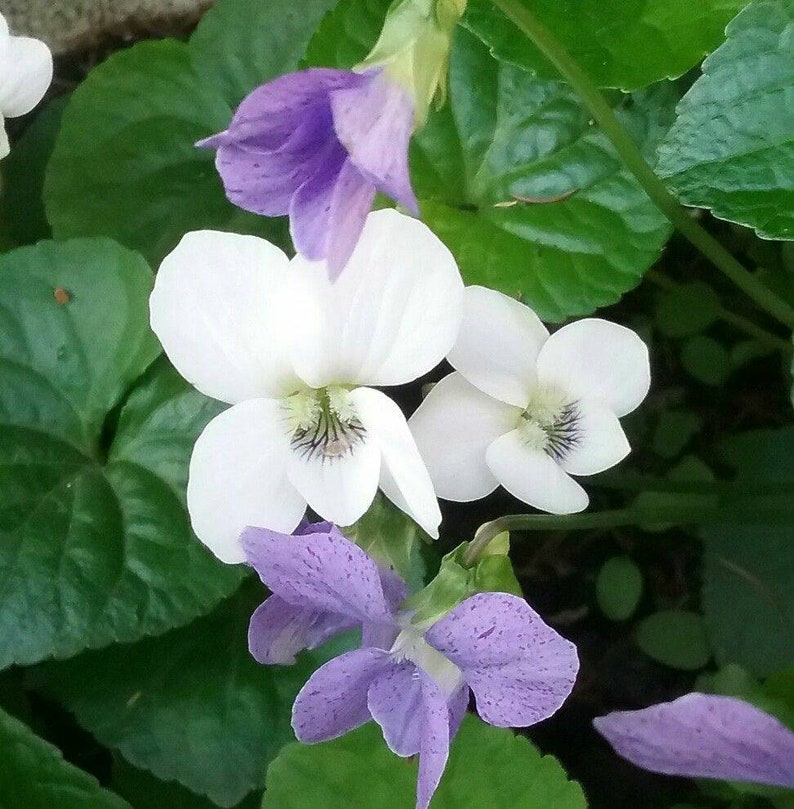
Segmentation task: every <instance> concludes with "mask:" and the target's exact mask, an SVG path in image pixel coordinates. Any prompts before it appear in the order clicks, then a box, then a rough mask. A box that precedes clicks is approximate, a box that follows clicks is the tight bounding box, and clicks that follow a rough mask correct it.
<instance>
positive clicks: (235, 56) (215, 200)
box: [45, 0, 331, 264]
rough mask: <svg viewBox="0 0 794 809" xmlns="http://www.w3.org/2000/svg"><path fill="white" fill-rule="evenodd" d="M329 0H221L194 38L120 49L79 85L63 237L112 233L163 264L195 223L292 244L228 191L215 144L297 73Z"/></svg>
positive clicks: (52, 168) (54, 219)
mask: <svg viewBox="0 0 794 809" xmlns="http://www.w3.org/2000/svg"><path fill="white" fill-rule="evenodd" d="M330 5H331V3H330V0H306V1H305V2H302V3H300V4H298V5H296V4H295V3H288V2H286V0H278V2H267V3H262V2H257V1H256V0H222V2H219V3H218V4H217V5H216V6H215V8H214V9H213V10H212V11H211V12H210V13H208V14H207V15H206V17H205V19H204V20H203V21H202V23H201V25H199V27H198V29H197V30H196V32H195V34H194V35H193V38H192V39H191V41H190V43H189V44H185V43H182V42H176V41H173V40H164V41H158V42H140V43H138V44H136V45H134V46H133V47H131V48H128V49H126V50H123V51H119V52H117V53H115V54H113V55H112V56H111V57H110V58H109V59H107V60H106V61H105V62H103V63H102V64H101V65H99V66H98V67H97V68H95V69H94V70H93V71H91V73H90V74H89V75H88V77H87V78H86V79H85V81H83V82H82V83H81V84H80V86H79V87H78V88H77V90H75V92H74V93H73V96H72V99H71V102H70V103H69V106H68V108H67V110H66V112H65V114H64V118H63V124H62V127H61V131H60V133H59V135H58V139H57V142H56V145H55V151H54V153H53V156H52V159H51V160H50V163H49V165H48V168H47V177H46V183H45V201H46V209H47V215H48V217H49V220H50V222H51V224H52V228H53V233H54V234H55V236H57V237H58V238H67V237H70V236H86V235H108V236H112V237H114V238H115V239H117V240H118V241H120V242H122V243H123V244H125V245H127V246H128V247H133V248H135V249H138V250H140V251H141V252H142V253H143V254H144V255H145V256H146V257H147V258H148V259H149V260H150V261H151V262H152V263H153V264H156V263H159V261H160V260H161V259H162V258H163V256H164V255H165V254H166V253H168V252H169V251H170V250H171V249H172V248H173V247H174V245H175V244H176V243H177V241H178V240H179V239H180V238H181V237H182V235H183V234H184V233H185V232H187V231H189V230H198V229H202V228H214V229H219V230H232V231H236V232H244V233H255V234H258V235H263V236H267V237H268V238H270V239H271V240H275V241H280V242H282V243H283V242H284V241H285V240H286V228H285V225H284V222H283V221H282V220H273V219H269V218H265V217H258V216H254V215H253V214H249V213H246V212H244V211H241V210H240V209H238V208H236V207H234V206H233V205H232V204H231V203H230V202H229V201H228V200H227V199H226V197H225V195H224V193H223V187H222V185H221V181H220V178H219V177H218V174H217V172H216V170H215V167H214V164H213V161H214V152H213V150H211V149H197V148H195V146H194V143H195V142H196V141H197V140H200V139H201V138H206V137H208V136H209V135H212V134H213V133H215V132H218V131H221V130H223V129H225V128H226V127H227V126H228V124H229V121H230V120H231V116H232V111H233V108H234V107H235V106H236V105H237V104H238V103H239V101H240V99H241V98H242V96H243V95H244V94H245V93H247V92H249V91H250V90H253V89H254V87H256V86H257V85H259V84H263V83H264V82H266V81H268V80H269V79H272V78H274V77H275V76H277V75H279V74H281V73H284V72H287V71H289V70H291V69H294V68H295V67H296V64H297V60H298V58H299V56H300V55H301V54H302V52H303V49H304V47H305V45H306V42H307V41H308V39H309V36H310V35H311V33H312V32H313V31H314V29H315V28H316V26H317V24H318V23H319V21H320V18H321V16H322V14H323V13H324V12H325V10H326V9H327V8H328V7H329V6H330Z"/></svg>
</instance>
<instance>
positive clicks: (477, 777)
mask: <svg viewBox="0 0 794 809" xmlns="http://www.w3.org/2000/svg"><path fill="white" fill-rule="evenodd" d="M416 771H417V761H416V758H414V759H413V760H407V761H406V760H405V759H400V758H397V756H395V755H394V754H393V753H391V751H390V750H389V749H388V747H386V744H385V742H384V741H383V738H382V736H381V732H380V728H378V727H377V725H375V724H374V723H369V724H367V725H364V727H362V728H359V729H358V730H355V731H353V732H352V733H348V734H347V735H346V736H342V737H341V738H340V739H336V740H334V741H332V742H325V743H323V744H318V745H311V746H305V745H300V744H291V745H289V746H288V747H285V748H284V750H283V751H282V753H281V754H280V755H279V757H278V758H277V759H276V760H275V761H274V762H273V763H272V764H271V765H270V768H269V769H268V773H267V790H266V791H265V797H264V799H263V801H262V809H329V807H340V808H341V807H343V806H344V807H347V806H350V807H353V806H355V807H359V806H361V807H363V806H366V807H367V809H405V808H406V807H410V806H413V805H414V803H415V793H416ZM431 806H432V809H502V808H503V807H505V809H507V808H508V807H516V809H518V807H520V809H585V808H586V806H587V803H586V802H585V798H584V795H583V793H582V790H581V787H580V786H579V785H578V784H577V783H576V782H574V781H569V780H568V778H567V776H566V774H565V771H564V770H563V769H562V767H561V766H560V764H559V762H558V761H557V759H555V758H554V757H552V756H542V755H541V754H540V753H539V752H538V750H537V748H535V747H534V746H533V745H532V744H531V743H530V741H529V740H528V739H526V738H524V737H523V736H516V735H514V734H513V732H512V731H510V730H506V729H503V728H494V727H491V726H490V725H486V724H484V723H483V722H481V721H480V720H479V719H477V718H476V717H474V716H472V715H468V716H466V717H465V718H464V720H463V724H462V725H461V728H460V731H459V732H458V735H457V736H456V737H455V739H454V740H453V742H452V746H451V750H450V756H449V761H448V762H447V768H446V770H445V772H444V775H443V777H442V779H441V783H440V785H439V787H438V790H437V792H436V794H435V796H434V798H433V801H432V804H431Z"/></svg>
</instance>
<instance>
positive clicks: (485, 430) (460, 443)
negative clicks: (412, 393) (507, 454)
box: [408, 373, 521, 502]
mask: <svg viewBox="0 0 794 809" xmlns="http://www.w3.org/2000/svg"><path fill="white" fill-rule="evenodd" d="M520 414H521V410H520V409H519V408H516V407H513V406H511V405H508V404H505V403H504V402H500V401H499V400H497V399H493V398H491V397H490V396H488V395H486V394H485V393H483V392H482V391H481V390H479V389H478V388H475V387H474V385H472V384H470V383H469V382H468V381H467V380H466V379H464V377H463V376H462V375H461V374H459V373H454V374H450V375H449V376H445V377H444V378H443V379H442V380H441V381H440V382H439V383H438V384H437V385H434V386H433V388H432V390H431V391H430V393H428V395H427V397H426V398H425V400H424V401H423V402H422V404H421V405H420V406H419V408H418V409H417V411H416V413H414V414H413V416H411V418H410V420H409V421H408V426H409V427H410V428H411V432H412V433H413V434H414V438H415V439H416V445H417V446H418V447H419V452H420V454H421V456H422V458H423V459H424V462H425V464H426V465H427V469H428V471H429V472H430V478H431V479H432V481H433V485H434V486H435V488H436V494H438V496H439V497H443V498H444V499H445V500H455V501H457V502H469V501H471V500H479V499H480V498H481V497H485V496H486V495H488V494H490V493H491V492H492V491H493V490H494V489H495V488H496V487H497V486H498V485H499V482H498V481H497V480H496V478H495V477H494V476H493V473H492V472H491V470H490V469H489V468H488V464H487V463H486V462H485V451H486V450H487V449H488V445H489V444H491V442H493V441H495V440H496V439H497V438H498V437H499V436H500V435H504V434H505V433H509V432H510V431H511V430H512V429H513V428H514V427H515V426H516V423H517V422H518V418H519V416H520Z"/></svg>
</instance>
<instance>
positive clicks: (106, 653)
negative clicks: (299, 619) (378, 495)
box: [37, 580, 341, 807]
mask: <svg viewBox="0 0 794 809" xmlns="http://www.w3.org/2000/svg"><path fill="white" fill-rule="evenodd" d="M265 596H266V592H265V590H264V588H263V587H262V585H261V584H260V583H259V582H258V581H254V580H249V581H248V582H247V583H246V584H245V585H244V586H243V587H242V588H241V590H240V591H239V592H238V593H237V594H236V595H235V596H234V597H233V598H232V599H230V600H229V601H227V602H225V603H224V604H222V605H221V606H220V607H219V608H218V609H217V610H216V611H215V612H213V613H212V614H210V615H209V616H207V617H205V618H202V619H200V620H198V621H195V622H194V623H192V624H190V626H187V627H184V628H182V629H177V630H174V631H173V632H169V633H167V634H165V635H162V636H160V637H157V638H148V639H146V640H143V641H141V642H139V643H137V644H135V645H134V646H122V645H116V646H112V647H110V648H109V649H105V650H102V651H99V652H88V653H86V654H83V655H81V656H79V657H76V658H74V659H72V660H68V661H65V662H63V663H55V664H48V665H46V666H44V667H42V668H41V669H40V670H39V672H38V678H39V679H38V683H37V684H38V685H39V687H43V688H44V689H45V690H46V692H47V693H48V694H50V695H51V696H53V697H55V698H57V699H58V700H59V701H60V702H62V703H63V704H64V705H65V706H66V707H67V708H68V709H69V710H70V711H72V712H73V713H74V714H75V716H76V717H77V721H78V722H79V723H80V724H81V725H83V726H84V727H85V728H87V729H88V730H90V731H91V733H93V734H94V736H96V737H97V739H99V741H100V742H102V743H103V744H105V745H107V746H108V747H111V748H113V749H115V750H118V751H119V752H120V753H121V754H122V755H123V756H124V758H126V759H127V760H128V761H129V762H130V763H132V764H133V765H135V766H136V767H139V768H142V769H145V770H149V771H151V772H152V773H154V775H156V776H157V777H158V778H161V779H163V780H166V781H168V780H176V781H178V782H179V783H181V784H183V785H184V786H186V787H188V788H189V789H191V790H192V791H193V792H197V793H199V794H202V795H207V796H208V797H209V798H210V799H211V800H212V801H214V802H215V803H217V804H218V805H220V806H224V807H229V806H234V805H235V804H236V803H239V801H240V800H242V799H243V798H244V797H245V796H246V795H247V794H248V793H249V792H251V791H252V790H254V789H256V788H258V787H261V786H263V785H264V781H265V769H266V767H267V764H268V762H269V761H270V760H271V759H272V758H273V757H274V756H275V755H276V753H277V752H278V750H279V749H280V748H281V746H282V745H284V744H285V743H287V742H289V741H292V740H293V739H294V735H293V733H292V729H291V727H290V712H291V707H292V702H293V700H294V698H295V695H296V694H297V692H298V690H299V689H300V688H301V687H302V686H303V684H304V682H306V680H307V679H308V677H309V675H310V674H311V672H312V671H314V669H315V668H316V667H317V666H318V665H319V663H321V662H325V660H326V659H327V658H328V656H329V654H330V653H329V651H328V649H327V648H325V649H319V650H317V651H315V652H311V653H305V654H303V655H301V656H300V657H299V658H298V662H297V663H296V664H295V665H294V666H283V667H282V666H262V665H260V664H259V663H257V662H256V661H255V660H254V659H253V658H252V657H251V656H250V654H249V653H248V643H247V632H248V621H249V618H250V616H251V613H252V612H253V611H254V609H255V608H256V607H257V606H258V605H259V603H260V602H261V601H263V600H264V598H265ZM335 643H336V644H337V645H336V646H335V647H333V651H335V652H337V653H338V651H339V649H340V648H341V647H340V641H335Z"/></svg>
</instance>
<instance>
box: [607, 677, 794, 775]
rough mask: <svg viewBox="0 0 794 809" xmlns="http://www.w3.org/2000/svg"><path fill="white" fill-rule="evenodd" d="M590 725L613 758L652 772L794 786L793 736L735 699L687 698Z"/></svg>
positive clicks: (621, 714) (624, 713) (699, 695)
mask: <svg viewBox="0 0 794 809" xmlns="http://www.w3.org/2000/svg"><path fill="white" fill-rule="evenodd" d="M593 724H594V725H595V728H596V730H597V731H598V732H599V733H600V734H601V735H602V736H603V737H604V738H605V739H606V740H607V741H608V742H609V743H610V744H611V745H612V747H614V748H615V751H616V752H617V753H618V755H620V756H622V757H623V758H625V759H628V760H629V761H630V762H631V763H632V764H636V765H637V766H638V767H642V768H643V769H646V770H650V771H651V772H659V773H663V774H665V775H680V776H686V777H689V778H722V779H725V780H727V781H750V782H753V783H757V784H770V785H774V786H784V787H790V788H794V733H793V732H792V731H791V730H789V729H788V728H787V727H786V726H785V725H783V724H782V723H781V722H779V721H778V720H777V719H775V718H774V717H773V716H770V715H769V714H768V713H765V712H764V711H762V710H760V709H759V708H756V707H755V706H754V705H750V703H748V702H744V701H743V700H740V699H735V698H734V697H722V696H715V695H713V694H698V693H693V694H686V695H685V696H683V697H679V698H678V699H676V700H673V701H672V702H663V703H661V704H659V705H651V707H650V708H644V709H642V710H640V711H615V712H613V713H610V714H607V715H606V716H601V717H598V718H597V719H594V720H593Z"/></svg>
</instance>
